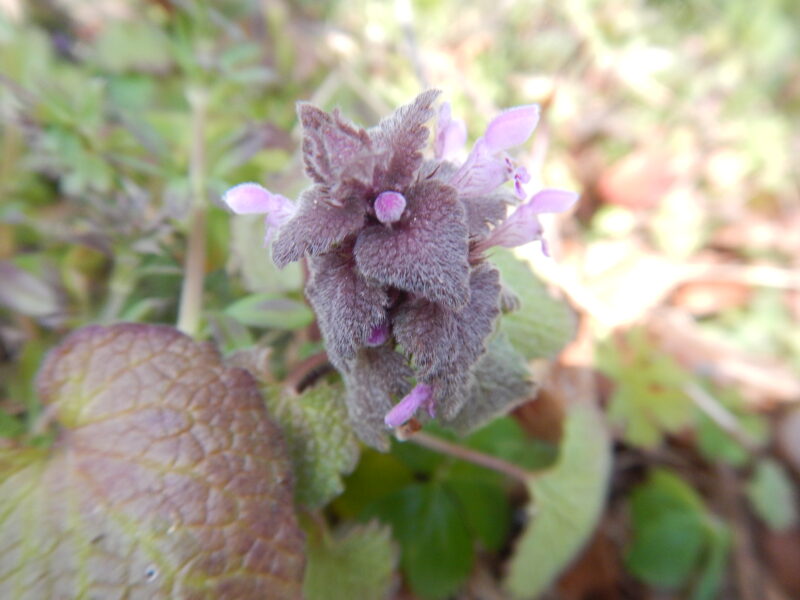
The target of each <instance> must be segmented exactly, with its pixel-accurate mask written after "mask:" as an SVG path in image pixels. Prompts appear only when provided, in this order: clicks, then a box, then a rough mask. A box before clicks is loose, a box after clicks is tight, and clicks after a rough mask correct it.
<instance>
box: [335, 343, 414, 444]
mask: <svg viewBox="0 0 800 600" xmlns="http://www.w3.org/2000/svg"><path fill="white" fill-rule="evenodd" d="M342 372H343V375H344V380H345V384H346V385H347V413H348V415H349V416H350V423H351V424H352V425H353V430H354V431H355V432H356V435H358V437H359V438H361V440H362V441H363V442H364V443H365V444H368V445H370V446H372V447H373V448H376V449H378V450H382V451H386V450H388V449H389V440H388V438H387V436H386V425H385V424H384V421H383V420H384V417H385V415H386V413H388V412H389V411H390V410H391V408H392V402H393V400H392V397H393V396H404V395H405V394H407V393H408V390H409V389H410V388H411V385H410V383H409V379H410V378H411V376H412V375H413V373H412V372H411V369H410V368H409V366H408V364H407V362H406V359H405V357H403V355H401V354H398V353H397V352H395V351H394V350H392V349H391V348H390V347H389V346H388V345H383V346H379V347H377V348H362V349H361V350H359V351H358V354H357V355H356V357H355V358H354V359H353V360H351V361H348V363H347V367H346V369H343V370H342Z"/></svg>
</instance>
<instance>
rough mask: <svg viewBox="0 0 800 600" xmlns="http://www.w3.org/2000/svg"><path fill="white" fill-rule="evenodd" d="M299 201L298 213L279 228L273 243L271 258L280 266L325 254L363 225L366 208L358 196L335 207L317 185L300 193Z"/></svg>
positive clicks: (322, 189)
mask: <svg viewBox="0 0 800 600" xmlns="http://www.w3.org/2000/svg"><path fill="white" fill-rule="evenodd" d="M298 202H299V203H300V205H299V206H298V207H297V212H296V213H295V215H294V216H293V217H292V218H291V219H290V220H289V221H288V222H287V223H286V224H285V225H283V226H282V227H281V228H280V230H279V231H278V235H277V237H276V238H275V241H274V242H273V243H272V259H273V260H274V261H275V264H276V265H278V266H279V267H284V266H286V265H288V264H289V263H290V262H294V261H296V260H300V259H301V258H302V257H303V256H304V255H305V254H310V255H311V256H317V255H318V254H322V253H323V252H327V251H328V250H330V249H331V248H332V247H333V246H334V245H336V244H338V243H340V242H342V241H343V240H344V239H345V238H346V237H347V236H349V235H352V234H354V233H356V232H357V231H358V230H359V229H361V227H362V226H363V225H364V218H365V215H366V213H365V205H364V203H363V201H362V199H361V198H360V197H358V196H353V197H350V198H348V199H347V201H346V202H345V203H344V205H343V206H336V205H334V204H332V203H331V198H330V196H329V195H328V192H327V191H326V190H325V189H324V188H322V187H320V186H316V187H312V188H309V189H307V190H306V191H305V192H303V194H302V195H301V196H300V199H299V200H298Z"/></svg>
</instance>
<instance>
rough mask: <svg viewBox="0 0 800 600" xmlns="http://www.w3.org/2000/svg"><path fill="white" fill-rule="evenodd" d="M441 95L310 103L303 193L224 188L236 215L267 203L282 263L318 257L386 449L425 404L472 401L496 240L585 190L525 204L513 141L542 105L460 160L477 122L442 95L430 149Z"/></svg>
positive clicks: (355, 405) (374, 430)
mask: <svg viewBox="0 0 800 600" xmlns="http://www.w3.org/2000/svg"><path fill="white" fill-rule="evenodd" d="M438 95H439V92H438V91H434V90H431V91H427V92H424V93H422V94H420V95H419V96H418V97H417V99H416V100H415V101H414V102H413V103H411V104H409V105H407V106H404V107H402V108H400V109H398V110H397V111H395V113H394V114H392V115H391V116H389V117H387V118H385V119H383V120H382V121H381V122H380V123H378V125H377V126H375V127H373V128H371V129H363V128H361V127H358V126H356V125H353V124H352V123H350V122H349V121H347V120H345V119H344V118H343V117H342V116H341V115H340V114H339V112H338V111H336V110H334V111H333V112H332V113H326V112H324V111H322V110H320V109H319V108H317V107H315V106H312V105H310V104H305V103H301V104H300V105H299V107H298V114H299V117H300V122H301V124H302V127H303V146H302V151H303V159H304V162H305V167H306V173H307V174H308V176H309V177H310V178H311V179H312V180H313V185H312V186H311V187H310V188H308V189H307V190H305V191H304V192H303V193H302V194H301V196H300V198H299V200H298V201H297V202H296V203H293V202H292V201H290V200H288V199H287V198H285V197H283V196H280V195H277V194H273V193H271V192H269V191H267V190H266V189H264V188H263V187H261V186H260V185H258V184H255V183H243V184H240V185H238V186H236V187H233V188H231V189H230V190H229V191H228V192H227V193H226V194H225V197H224V200H225V202H226V203H227V204H228V206H229V207H230V208H231V209H232V210H233V211H234V212H236V213H264V214H266V223H267V236H266V243H268V242H270V240H272V255H273V259H274V261H275V263H276V264H277V265H278V266H280V267H282V266H284V265H286V264H288V263H290V262H292V261H296V260H300V259H302V258H306V259H307V260H308V265H309V271H310V278H309V282H308V285H307V287H306V295H307V296H308V299H309V301H310V302H311V304H312V306H313V308H314V310H315V312H316V314H317V318H318V321H319V326H320V330H321V331H322V335H323V337H324V339H325V344H326V348H327V351H328V354H329V356H330V359H331V361H332V363H333V364H334V366H335V367H336V368H337V369H338V370H339V371H340V372H341V374H342V376H343V377H344V380H345V383H346V386H347V407H348V412H349V415H350V419H351V421H352V424H353V426H354V428H355V429H356V431H357V432H358V433H359V435H360V436H361V438H362V439H363V440H364V441H366V442H367V443H369V444H371V445H374V446H378V447H383V446H385V443H386V442H385V439H386V438H385V432H386V430H387V429H391V428H395V427H398V426H400V425H402V424H403V423H405V422H406V421H408V420H410V419H411V418H412V417H414V416H423V415H427V416H430V417H434V416H435V417H438V418H439V419H441V420H442V421H444V422H447V421H450V420H453V419H454V418H455V417H456V416H457V415H458V414H459V412H460V411H461V410H462V409H463V408H464V406H463V405H464V402H465V401H466V399H467V398H469V397H470V394H469V393H468V391H469V386H470V385H472V384H473V379H474V378H473V374H472V369H473V367H474V365H475V363H476V361H478V359H479V358H480V357H481V355H482V354H483V353H484V352H485V349H486V345H485V344H486V340H487V338H488V337H489V336H490V335H491V334H492V332H493V331H494V329H495V326H496V322H497V320H498V316H499V315H500V298H501V284H500V278H499V274H498V271H497V269H495V268H494V266H492V264H491V263H490V262H488V261H487V259H486V251H487V250H488V249H489V248H490V247H492V246H505V247H512V246H518V245H521V244H525V243H528V242H532V241H534V240H541V239H542V227H541V225H540V223H539V220H538V218H537V215H539V214H540V213H548V212H561V211H564V210H566V209H568V208H569V207H570V206H571V205H572V204H573V203H574V202H575V201H576V199H577V195H576V194H573V193H571V192H564V191H560V190H548V189H545V190H541V191H538V192H537V193H535V194H533V195H532V197H530V199H528V200H526V201H523V202H520V201H521V200H524V199H525V197H526V194H525V189H524V185H525V184H526V183H528V182H529V181H530V176H529V174H528V172H527V171H526V170H525V169H524V167H521V166H518V165H517V164H516V163H515V162H514V161H513V160H512V159H511V157H510V156H509V155H508V154H507V151H508V150H509V149H511V148H513V147H515V146H519V145H521V144H523V143H524V142H526V141H527V139H528V138H529V137H530V135H531V134H532V133H533V130H534V129H535V127H536V124H537V122H538V119H539V108H538V106H536V105H530V106H520V107H517V108H512V109H509V110H507V111H505V112H503V113H501V114H500V115H499V116H497V117H496V118H495V119H494V120H493V121H491V123H490V124H489V126H488V127H487V129H486V132H485V133H484V135H483V137H481V138H480V139H479V140H478V141H477V142H476V143H475V145H474V146H473V148H472V150H471V152H470V153H469V155H468V156H467V158H466V159H465V160H464V161H463V162H462V163H461V164H457V163H455V162H452V160H453V157H454V156H456V155H458V153H459V150H460V148H461V147H462V146H463V145H464V143H465V141H466V128H465V127H464V124H463V122H461V121H458V120H456V119H453V118H452V117H451V114H450V106H449V105H448V104H446V103H445V104H442V106H441V107H440V108H439V111H438V121H437V127H436V136H435V139H434V144H433V146H434V147H433V156H432V158H427V159H426V158H425V156H424V154H423V150H424V148H425V146H426V144H427V142H428V129H427V127H426V123H427V122H428V121H429V120H430V119H431V118H432V117H433V116H434V109H433V108H432V104H433V102H434V101H435V100H436V98H437V96H438ZM509 181H510V182H513V186H505V185H504V184H505V183H506V182H509ZM509 209H513V210H512V212H511V214H510V215H509V214H508V213H509ZM273 238H274V239H273ZM545 250H546V247H545Z"/></svg>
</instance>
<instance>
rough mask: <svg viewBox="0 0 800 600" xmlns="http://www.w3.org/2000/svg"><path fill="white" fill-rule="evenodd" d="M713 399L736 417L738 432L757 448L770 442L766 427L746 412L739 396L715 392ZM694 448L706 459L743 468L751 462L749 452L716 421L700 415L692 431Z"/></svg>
mask: <svg viewBox="0 0 800 600" xmlns="http://www.w3.org/2000/svg"><path fill="white" fill-rule="evenodd" d="M714 395H715V397H716V398H718V399H719V401H720V402H721V403H722V404H723V406H725V408H727V409H728V410H729V411H730V412H731V414H732V415H733V416H734V417H736V419H737V421H738V422H739V425H740V426H741V428H742V429H743V430H744V431H745V432H747V434H748V435H749V436H750V437H751V438H752V439H753V440H755V441H756V442H757V443H758V444H759V445H761V444H764V443H766V442H767V440H768V438H769V424H768V423H767V421H766V419H765V418H764V417H763V416H761V415H758V414H753V413H752V412H748V411H747V407H746V405H745V403H744V401H743V400H742V398H741V396H739V394H738V393H737V392H736V391H735V390H731V389H715V390H714ZM695 432H696V435H697V447H698V449H699V450H700V452H701V453H702V454H703V456H705V457H706V458H707V459H709V460H711V461H722V462H726V463H728V464H730V465H732V466H734V467H743V466H744V465H745V464H747V462H748V461H749V460H750V459H751V458H752V454H751V452H750V451H749V450H748V449H746V448H744V447H742V445H741V444H740V443H739V442H738V441H736V440H735V439H734V438H732V437H731V435H730V433H728V432H726V431H725V430H724V429H722V428H721V427H720V426H719V425H717V423H716V421H714V420H713V419H711V418H709V417H708V416H706V415H705V414H700V415H699V418H698V420H697V427H696V429H695Z"/></svg>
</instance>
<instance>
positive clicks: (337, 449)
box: [267, 384, 359, 508]
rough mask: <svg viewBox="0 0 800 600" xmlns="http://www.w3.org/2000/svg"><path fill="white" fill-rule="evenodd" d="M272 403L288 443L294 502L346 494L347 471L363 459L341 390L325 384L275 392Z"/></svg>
mask: <svg viewBox="0 0 800 600" xmlns="http://www.w3.org/2000/svg"><path fill="white" fill-rule="evenodd" d="M267 406H268V408H269V411H270V414H271V415H272V416H273V418H274V419H275V420H276V421H277V422H278V424H279V425H280V426H281V428H282V429H283V434H284V437H285V438H286V443H287V444H288V447H289V456H290V457H291V460H292V464H293V465H294V475H295V500H296V501H297V502H299V503H300V504H303V505H305V506H307V507H308V508H317V507H320V506H324V505H325V504H327V503H328V502H330V501H331V499H332V498H334V497H336V496H338V495H339V494H341V493H342V490H343V489H344V483H343V482H342V475H346V474H348V473H350V472H351V471H352V470H353V469H354V468H355V466H356V463H357V462H358V451H359V445H358V439H357V438H356V436H355V434H354V433H353V430H352V428H351V427H350V424H349V421H348V418H347V409H346V407H345V405H344V401H343V391H342V389H341V388H340V387H338V386H337V387H333V386H330V385H327V384H321V385H317V386H315V387H313V388H309V389H308V390H306V391H305V392H303V394H301V395H299V396H295V395H290V394H287V393H285V392H284V393H281V392H280V391H271V392H268V393H267Z"/></svg>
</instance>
